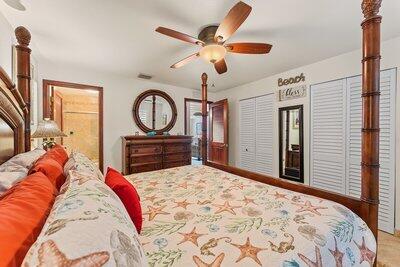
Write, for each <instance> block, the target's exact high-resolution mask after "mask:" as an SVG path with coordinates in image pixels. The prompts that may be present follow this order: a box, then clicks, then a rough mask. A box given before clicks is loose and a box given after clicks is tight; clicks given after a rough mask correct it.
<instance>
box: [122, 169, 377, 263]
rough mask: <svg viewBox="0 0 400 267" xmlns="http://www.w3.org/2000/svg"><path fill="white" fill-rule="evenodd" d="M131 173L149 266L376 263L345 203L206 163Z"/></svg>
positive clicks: (366, 235) (370, 239)
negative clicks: (222, 169) (280, 186)
mask: <svg viewBox="0 0 400 267" xmlns="http://www.w3.org/2000/svg"><path fill="white" fill-rule="evenodd" d="M126 178H127V179H128V180H129V181H130V182H131V183H132V184H133V185H134V186H135V187H136V189H137V190H138V192H139V195H140V197H141V203H142V210H143V217H144V222H143V229H142V232H141V237H140V239H141V242H142V245H143V249H144V251H145V253H146V257H147V261H148V264H149V265H150V266H185V267H186V266H214V267H217V266H284V267H296V266H312V267H314V266H315V267H320V266H371V265H372V263H373V262H374V259H375V255H376V254H375V253H376V241H375V238H374V236H373V234H372V232H371V231H370V229H369V228H368V227H367V225H366V224H365V223H364V222H363V221H362V220H361V219H360V218H359V217H358V216H357V215H356V214H354V213H353V212H352V211H350V210H349V209H347V208H346V207H344V206H342V205H340V204H338V203H335V202H332V201H328V200H324V199H321V198H317V197H313V196H309V195H305V194H301V193H297V192H293V191H289V190H285V189H282V188H278V187H274V186H270V185H266V184H263V183H260V182H256V181H252V180H249V179H246V178H243V177H240V176H236V175H233V174H229V173H227V172H224V171H221V170H218V169H214V168H210V167H207V166H184V167H178V168H172V169H165V170H160V171H155V172H147V173H139V174H134V175H130V176H126Z"/></svg>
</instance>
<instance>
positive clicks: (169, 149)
mask: <svg viewBox="0 0 400 267" xmlns="http://www.w3.org/2000/svg"><path fill="white" fill-rule="evenodd" d="M189 151H191V147H190V144H179V143H178V144H168V145H165V146H164V152H165V153H176V152H189Z"/></svg>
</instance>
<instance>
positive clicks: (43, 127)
mask: <svg viewBox="0 0 400 267" xmlns="http://www.w3.org/2000/svg"><path fill="white" fill-rule="evenodd" d="M66 136H67V135H66V134H64V133H63V132H62V131H61V130H60V129H59V128H58V125H57V123H56V122H55V121H52V120H50V119H47V118H46V119H44V120H43V121H41V122H39V125H38V127H37V129H36V131H35V132H34V133H33V134H32V138H54V137H66Z"/></svg>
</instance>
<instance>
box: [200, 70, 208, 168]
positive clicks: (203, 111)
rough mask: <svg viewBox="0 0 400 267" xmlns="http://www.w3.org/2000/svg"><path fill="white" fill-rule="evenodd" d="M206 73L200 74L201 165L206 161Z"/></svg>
mask: <svg viewBox="0 0 400 267" xmlns="http://www.w3.org/2000/svg"><path fill="white" fill-rule="evenodd" d="M207 78H208V77H207V74H206V73H203V74H202V75H201V81H202V84H201V116H202V119H203V121H202V126H201V146H202V148H201V157H202V159H203V165H205V164H206V162H207V145H208V141H207Z"/></svg>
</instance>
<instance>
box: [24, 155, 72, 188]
mask: <svg viewBox="0 0 400 267" xmlns="http://www.w3.org/2000/svg"><path fill="white" fill-rule="evenodd" d="M35 172H42V173H43V174H44V175H46V176H47V178H48V179H49V180H50V182H51V183H52V184H53V185H54V186H55V187H56V188H57V190H60V188H61V186H62V185H63V184H64V182H65V176H64V172H63V167H62V166H61V165H60V164H59V163H58V162H57V161H56V160H54V159H52V158H50V157H47V156H46V155H44V156H43V157H41V158H39V159H38V160H37V161H36V162H35V164H34V165H33V166H32V168H31V169H30V170H29V174H32V173H35Z"/></svg>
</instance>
